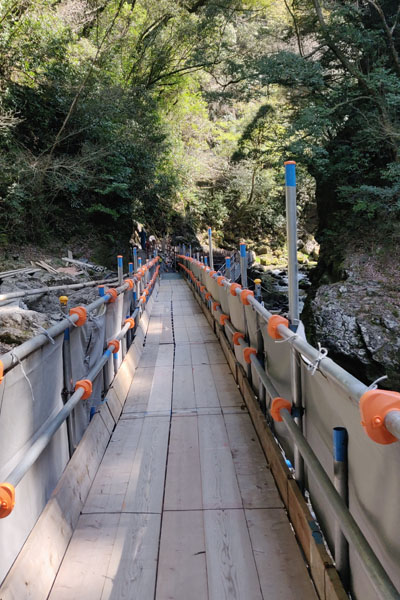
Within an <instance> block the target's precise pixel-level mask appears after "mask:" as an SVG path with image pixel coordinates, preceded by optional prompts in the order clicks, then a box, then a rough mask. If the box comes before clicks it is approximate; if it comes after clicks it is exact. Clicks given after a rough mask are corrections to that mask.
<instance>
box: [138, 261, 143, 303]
mask: <svg viewBox="0 0 400 600" xmlns="http://www.w3.org/2000/svg"><path fill="white" fill-rule="evenodd" d="M141 268H142V258H141V257H140V256H139V257H138V269H141ZM143 284H144V281H143V275H142V278H141V280H140V281H139V296H140V294H141V293H142V289H143Z"/></svg>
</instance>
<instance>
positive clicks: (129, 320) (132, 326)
mask: <svg viewBox="0 0 400 600" xmlns="http://www.w3.org/2000/svg"><path fill="white" fill-rule="evenodd" d="M124 323H125V324H126V323H129V329H133V328H134V327H135V319H134V318H133V317H128V318H127V319H125V321H124Z"/></svg>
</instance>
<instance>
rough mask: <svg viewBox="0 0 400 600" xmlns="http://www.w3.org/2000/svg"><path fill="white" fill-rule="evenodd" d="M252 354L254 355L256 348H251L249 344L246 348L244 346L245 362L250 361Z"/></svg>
mask: <svg viewBox="0 0 400 600" xmlns="http://www.w3.org/2000/svg"><path fill="white" fill-rule="evenodd" d="M252 354H254V355H256V354H257V350H256V349H255V348H252V347H251V346H249V347H248V348H245V349H244V350H243V358H244V360H245V362H247V364H248V365H249V364H250V363H251V359H250V356H251V355H252Z"/></svg>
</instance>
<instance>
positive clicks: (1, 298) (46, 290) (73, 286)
mask: <svg viewBox="0 0 400 600" xmlns="http://www.w3.org/2000/svg"><path fill="white" fill-rule="evenodd" d="M116 281H118V278H117V277H112V278H110V279H101V280H100V281H81V282H80V283H67V284H65V285H53V286H43V287H41V288H34V289H28V290H20V291H18V292H7V293H6V294H0V306H2V305H3V304H4V303H5V301H7V300H14V299H15V298H24V297H25V296H36V295H38V294H50V293H51V292H60V291H62V290H82V289H84V288H87V287H94V286H95V285H102V284H106V283H115V282H116Z"/></svg>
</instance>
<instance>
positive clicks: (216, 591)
mask: <svg viewBox="0 0 400 600" xmlns="http://www.w3.org/2000/svg"><path fill="white" fill-rule="evenodd" d="M204 529H205V538H206V557H207V573H208V589H209V599H210V600H262V598H263V597H262V594H261V588H260V582H259V578H258V573H257V569H256V565H255V560H254V556H253V551H252V548H251V542H250V537H249V532H248V529H247V524H246V519H245V515H244V511H243V510H207V511H205V512H204ZM274 600H275V599H274Z"/></svg>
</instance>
